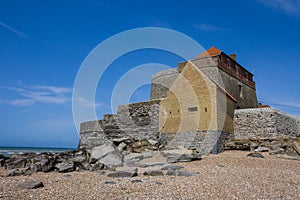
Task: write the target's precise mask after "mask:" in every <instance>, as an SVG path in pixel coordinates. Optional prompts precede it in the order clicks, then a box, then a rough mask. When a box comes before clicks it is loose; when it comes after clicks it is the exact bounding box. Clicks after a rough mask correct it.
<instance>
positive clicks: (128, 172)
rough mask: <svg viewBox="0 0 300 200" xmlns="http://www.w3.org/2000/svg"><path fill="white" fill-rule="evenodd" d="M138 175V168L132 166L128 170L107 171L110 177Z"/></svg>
mask: <svg viewBox="0 0 300 200" xmlns="http://www.w3.org/2000/svg"><path fill="white" fill-rule="evenodd" d="M137 175H138V169H137V168H132V169H129V170H122V171H117V172H112V173H109V174H108V175H107V176H108V177H112V178H124V177H135V176H137Z"/></svg>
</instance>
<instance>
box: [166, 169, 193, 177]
mask: <svg viewBox="0 0 300 200" xmlns="http://www.w3.org/2000/svg"><path fill="white" fill-rule="evenodd" d="M166 175H167V176H198V174H196V173H193V172H188V171H179V170H172V169H169V170H168V171H167V173H166Z"/></svg>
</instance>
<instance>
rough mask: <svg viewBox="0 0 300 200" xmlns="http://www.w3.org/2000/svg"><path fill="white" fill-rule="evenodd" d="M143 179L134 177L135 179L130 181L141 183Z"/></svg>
mask: <svg viewBox="0 0 300 200" xmlns="http://www.w3.org/2000/svg"><path fill="white" fill-rule="evenodd" d="M142 182H143V181H142V180H140V179H135V180H132V181H131V183H142Z"/></svg>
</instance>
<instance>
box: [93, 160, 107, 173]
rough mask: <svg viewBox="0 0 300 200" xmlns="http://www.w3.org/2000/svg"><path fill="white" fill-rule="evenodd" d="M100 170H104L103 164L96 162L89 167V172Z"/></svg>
mask: <svg viewBox="0 0 300 200" xmlns="http://www.w3.org/2000/svg"><path fill="white" fill-rule="evenodd" d="M102 169H104V164H103V163H100V162H99V161H98V162H96V163H95V164H93V165H92V166H91V167H90V171H99V170H102Z"/></svg>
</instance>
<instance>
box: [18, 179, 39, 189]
mask: <svg viewBox="0 0 300 200" xmlns="http://www.w3.org/2000/svg"><path fill="white" fill-rule="evenodd" d="M18 187H19V188H22V189H37V188H42V187H44V184H43V182H40V181H26V182H23V183H21V184H19V185H18Z"/></svg>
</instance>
